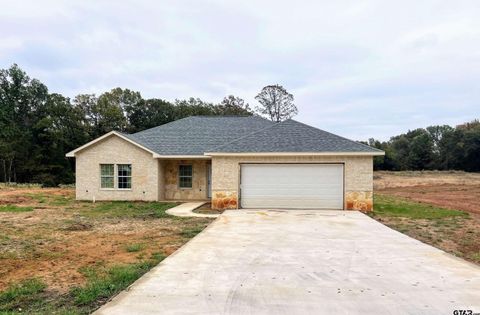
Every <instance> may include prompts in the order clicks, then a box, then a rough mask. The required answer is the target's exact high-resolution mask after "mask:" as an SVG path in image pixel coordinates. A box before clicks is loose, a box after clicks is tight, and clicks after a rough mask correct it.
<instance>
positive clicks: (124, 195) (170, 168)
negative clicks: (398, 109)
mask: <svg viewBox="0 0 480 315" xmlns="http://www.w3.org/2000/svg"><path fill="white" fill-rule="evenodd" d="M383 154H384V152H383V151H380V150H377V149H374V148H371V147H369V146H367V145H364V144H360V143H358V142H355V141H351V140H348V139H345V138H342V137H340V136H336V135H334V134H331V133H328V132H326V131H323V130H320V129H317V128H314V127H311V126H308V125H305V124H303V123H300V122H297V121H295V120H287V121H284V122H279V123H274V122H271V121H268V120H266V119H263V118H260V117H256V116H245V117H239V116H216V117H215V116H193V117H188V118H184V119H180V120H177V121H173V122H171V123H168V124H164V125H161V126H158V127H155V128H151V129H148V130H144V131H141V132H138V133H134V134H124V133H121V132H116V131H112V132H109V133H107V134H105V135H103V136H101V137H99V138H97V139H95V140H93V141H91V142H89V143H87V144H85V145H83V146H81V147H79V148H77V149H75V150H73V151H71V152H69V153H68V154H67V157H75V159H76V198H77V199H79V200H148V201H156V200H178V201H186V200H209V199H211V202H212V207H213V208H215V209H237V208H292V209H294V208H300V209H349V210H350V209H352V210H362V211H369V210H372V207H373V199H372V190H373V157H374V156H376V155H383Z"/></svg>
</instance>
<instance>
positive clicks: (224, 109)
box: [215, 95, 253, 116]
mask: <svg viewBox="0 0 480 315" xmlns="http://www.w3.org/2000/svg"><path fill="white" fill-rule="evenodd" d="M215 114H217V115H241V116H251V115H253V112H252V110H251V108H250V105H249V104H248V103H245V101H244V100H243V99H241V98H240V97H235V96H233V95H228V96H226V97H224V98H223V100H222V102H221V103H220V104H218V105H217V106H216V107H215Z"/></svg>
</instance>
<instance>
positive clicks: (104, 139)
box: [66, 131, 156, 157]
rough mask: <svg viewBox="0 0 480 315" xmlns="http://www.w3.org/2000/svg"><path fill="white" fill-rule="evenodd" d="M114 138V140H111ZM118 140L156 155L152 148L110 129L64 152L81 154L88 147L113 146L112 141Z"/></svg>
mask: <svg viewBox="0 0 480 315" xmlns="http://www.w3.org/2000/svg"><path fill="white" fill-rule="evenodd" d="M113 139H115V140H113ZM118 141H121V142H126V143H128V144H130V145H131V146H133V147H135V149H139V150H142V151H145V152H147V153H149V154H152V156H153V157H155V156H156V153H155V152H153V151H152V150H150V149H149V148H146V147H144V146H142V145H141V144H139V143H137V142H135V141H133V140H131V139H129V138H128V137H126V136H125V135H123V134H121V133H119V132H116V131H111V132H109V133H107V134H104V135H103V136H101V137H98V138H96V139H94V140H92V141H90V142H88V143H86V144H85V145H83V146H81V147H79V148H77V149H75V150H73V151H70V152H68V153H67V154H66V156H67V157H75V156H76V155H78V154H81V153H83V152H85V151H88V150H90V149H93V148H95V147H98V146H102V147H104V146H107V147H109V146H113V144H114V143H116V142H118ZM111 149H112V150H115V148H114V147H112V148H111Z"/></svg>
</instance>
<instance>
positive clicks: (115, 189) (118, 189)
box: [100, 188, 132, 191]
mask: <svg viewBox="0 0 480 315" xmlns="http://www.w3.org/2000/svg"><path fill="white" fill-rule="evenodd" d="M100 190H102V191H131V190H132V189H131V188H100Z"/></svg>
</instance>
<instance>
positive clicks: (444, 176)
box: [373, 171, 480, 190]
mask: <svg viewBox="0 0 480 315" xmlns="http://www.w3.org/2000/svg"><path fill="white" fill-rule="evenodd" d="M373 179H374V181H373V187H374V190H381V189H385V188H396V187H412V186H437V185H444V184H450V185H460V186H471V185H477V186H479V185H480V173H467V172H460V171H407V172H387V171H377V172H374V175H373Z"/></svg>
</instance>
